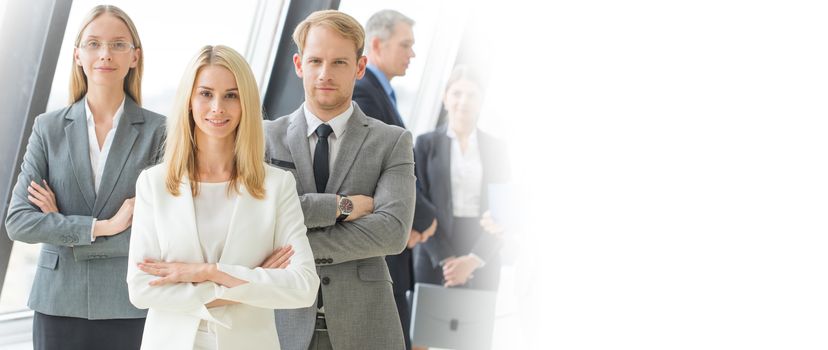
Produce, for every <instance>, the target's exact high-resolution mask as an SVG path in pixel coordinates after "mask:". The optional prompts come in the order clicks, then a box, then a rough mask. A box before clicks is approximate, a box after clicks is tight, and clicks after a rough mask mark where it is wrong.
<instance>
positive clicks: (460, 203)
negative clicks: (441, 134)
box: [446, 128, 483, 218]
mask: <svg viewBox="0 0 828 350" xmlns="http://www.w3.org/2000/svg"><path fill="white" fill-rule="evenodd" d="M446 135H448V137H449V139H451V206H452V209H453V213H452V214H453V215H454V216H457V217H475V218H476V217H479V216H480V196H481V191H482V189H483V162H482V161H481V159H480V147H479V146H478V143H477V130H475V131H472V133H471V135H469V138H468V146H467V148H466V153H463V152H462V151H461V150H460V140H458V139H457V134H455V133H454V131H453V130H452V129H451V128H449V129H448V131H447V132H446Z"/></svg>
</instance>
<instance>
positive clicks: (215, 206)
mask: <svg viewBox="0 0 828 350" xmlns="http://www.w3.org/2000/svg"><path fill="white" fill-rule="evenodd" d="M229 184H230V182H229V181H225V182H218V183H210V182H201V183H199V187H198V195H197V196H196V197H194V198H193V206H194V207H195V217H196V230H197V231H198V240H199V243H201V253H202V254H204V262H206V263H216V262H218V261H219V258H221V252H222V250H223V249H224V242H226V241H227V232H228V231H229V229H230V216H231V215H232V214H233V208H234V207H235V206H236V199H237V198H238V197H239V195H238V194H237V193H236V191H230V193H228V192H227V186H228V185H229Z"/></svg>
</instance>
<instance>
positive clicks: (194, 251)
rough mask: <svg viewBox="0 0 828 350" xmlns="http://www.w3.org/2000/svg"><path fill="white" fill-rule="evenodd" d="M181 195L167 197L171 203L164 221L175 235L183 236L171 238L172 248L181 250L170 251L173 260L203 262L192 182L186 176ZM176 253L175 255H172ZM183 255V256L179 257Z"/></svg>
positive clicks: (181, 186) (181, 187)
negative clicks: (191, 187) (177, 247)
mask: <svg viewBox="0 0 828 350" xmlns="http://www.w3.org/2000/svg"><path fill="white" fill-rule="evenodd" d="M178 189H179V193H180V195H178V196H167V198H169V200H170V201H171V203H170V206H169V210H167V211H166V212H167V215H169V217H168V220H164V221H163V222H165V223H166V224H167V225H169V227H170V231H169V232H172V233H173V234H178V235H183V236H184V237H182V238H180V239H175V238H171V239H170V243H169V244H170V246H171V247H176V246H179V247H180V248H181V249H175V248H171V249H170V250H169V251H170V252H171V254H176V255H173V256H170V257H169V258H171V259H184V260H185V261H183V262H203V261H204V254H202V252H201V240H200V239H199V238H198V226H196V217H195V204H194V202H193V191H192V190H191V189H190V181H189V179H187V176H186V175H185V176H184V178H182V179H181V184H180V185H179V186H178ZM172 252H175V253H172ZM177 254H182V255H177Z"/></svg>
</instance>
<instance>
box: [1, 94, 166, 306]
mask: <svg viewBox="0 0 828 350" xmlns="http://www.w3.org/2000/svg"><path fill="white" fill-rule="evenodd" d="M84 104H85V100H84V99H82V100H80V101H78V102H76V103H74V104H73V105H71V106H69V107H66V108H63V109H60V110H57V111H53V112H49V113H45V114H43V115H40V116H38V117H37V119H35V122H34V126H33V127H32V134H31V136H30V137H29V144H28V146H26V154H25V156H24V157H23V164H22V165H21V172H20V175H19V176H18V178H17V184H16V185H15V187H14V190H13V192H12V198H11V202H10V203H9V212H8V215H7V216H6V231H7V232H8V234H9V238H11V239H13V240H16V241H21V242H26V243H43V245H42V248H41V251H40V258H39V260H38V262H37V265H38V266H37V272H36V274H35V279H34V284H33V285H32V291H31V294H30V296H29V308H31V309H32V310H35V311H38V312H41V313H44V314H48V315H55V316H70V317H80V318H87V319H114V318H141V317H146V311H145V310H139V309H137V308H135V307H134V306H132V304H130V302H129V298H128V295H127V285H126V272H127V255H128V253H129V238H130V230H129V229H127V230H126V231H124V232H121V233H119V234H117V235H114V236H111V237H98V238H97V239H96V240H95V242H94V243H93V242H91V237H90V232H91V230H92V219H93V218H99V219H109V218H110V217H112V216H113V215H114V214H115V213H116V212H117V211H118V209H119V208H120V207H121V204H123V202H124V200H125V199H127V198H130V197H134V196H135V180H136V179H137V178H138V174H139V173H140V172H141V170H143V169H144V168H146V167H148V166H151V165H153V164H155V163H157V162H158V161H159V160H160V159H161V147H162V145H163V142H164V135H165V130H164V120H165V118H164V117H163V116H161V115H159V114H156V113H153V112H150V111H148V110H145V109H142V108H141V107H139V106H138V105H137V104H136V103H135V102H134V101H133V100H132V99H130V98H129V97H126V100H125V101H124V112H123V115H122V116H121V119H120V121H119V123H118V126H117V129H116V132H115V137H114V138H113V140H112V145H111V146H110V151H109V156H108V157H107V160H106V165H105V167H104V173H103V176H102V177H101V183H100V185H99V188H98V194H97V196H96V195H95V189H94V179H93V176H94V175H93V172H92V166H91V164H90V161H89V136H88V130H87V124H86V108H85V105H84ZM41 179H46V181H48V183H49V186H50V187H51V188H52V190H53V191H54V192H55V196H56V197H57V205H58V208H59V210H60V213H49V214H43V213H42V212H41V211H40V209H39V208H38V207H37V206H35V205H34V204H32V203H31V202H29V200H28V198H27V196H28V195H27V193H28V192H27V190H26V188H27V186H28V185H29V182H30V181H36V182H38V183H39V182H40V181H41Z"/></svg>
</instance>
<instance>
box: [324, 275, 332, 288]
mask: <svg viewBox="0 0 828 350" xmlns="http://www.w3.org/2000/svg"><path fill="white" fill-rule="evenodd" d="M328 283H331V279H330V278H328V277H327V276H325V277H322V284H324V285H326V286H327V285H328Z"/></svg>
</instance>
